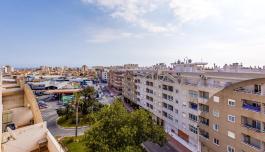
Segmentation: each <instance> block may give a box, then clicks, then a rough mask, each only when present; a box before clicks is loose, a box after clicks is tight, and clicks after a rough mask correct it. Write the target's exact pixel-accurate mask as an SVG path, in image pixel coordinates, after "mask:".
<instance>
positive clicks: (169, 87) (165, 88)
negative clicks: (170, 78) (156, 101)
mask: <svg viewBox="0 0 265 152" xmlns="http://www.w3.org/2000/svg"><path fill="white" fill-rule="evenodd" d="M162 88H163V90H166V91H170V92H173V90H174V89H173V86H167V85H164V84H163V86H162Z"/></svg>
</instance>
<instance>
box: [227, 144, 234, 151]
mask: <svg viewBox="0 0 265 152" xmlns="http://www.w3.org/2000/svg"><path fill="white" fill-rule="evenodd" d="M227 152H236V150H235V148H234V147H232V146H230V145H227Z"/></svg>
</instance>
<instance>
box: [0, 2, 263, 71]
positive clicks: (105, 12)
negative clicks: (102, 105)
mask: <svg viewBox="0 0 265 152" xmlns="http://www.w3.org/2000/svg"><path fill="white" fill-rule="evenodd" d="M264 5H265V2H264V1H263V0H222V1H220V0H39V1H36V0H24V1H21V0H2V1H1V2H0V52H1V55H0V65H4V64H10V65H13V66H16V67H28V66H30V67H33V66H39V65H54V66H62V65H68V66H80V65H83V64H87V65H90V66H92V65H117V64H125V63H139V64H140V65H152V64H155V63H158V62H165V63H171V62H174V61H175V60H177V59H182V58H184V57H190V58H192V59H193V60H194V61H201V60H203V61H207V62H209V63H210V64H213V63H217V64H219V65H223V64H225V63H232V62H243V63H244V64H245V65H265V62H264V55H265V43H264V42H265V28H264V27H265V10H264V8H263V7H264Z"/></svg>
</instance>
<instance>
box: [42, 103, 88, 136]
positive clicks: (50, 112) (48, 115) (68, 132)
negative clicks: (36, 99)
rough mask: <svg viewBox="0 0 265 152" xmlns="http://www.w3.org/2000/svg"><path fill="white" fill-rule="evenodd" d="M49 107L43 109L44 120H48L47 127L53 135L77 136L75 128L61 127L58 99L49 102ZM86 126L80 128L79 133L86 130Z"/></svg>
mask: <svg viewBox="0 0 265 152" xmlns="http://www.w3.org/2000/svg"><path fill="white" fill-rule="evenodd" d="M47 104H48V106H49V107H48V108H46V109H42V110H41V113H42V117H43V120H44V121H46V122H47V128H48V129H49V130H50V132H51V134H52V135H53V136H62V137H66V136H75V129H63V128H60V127H59V126H58V125H57V123H56V121H57V119H58V115H57V113H56V109H57V108H59V107H60V106H59V105H57V101H52V102H47ZM85 130H86V128H85V127H82V128H79V129H78V135H82V134H83V133H84V132H85Z"/></svg>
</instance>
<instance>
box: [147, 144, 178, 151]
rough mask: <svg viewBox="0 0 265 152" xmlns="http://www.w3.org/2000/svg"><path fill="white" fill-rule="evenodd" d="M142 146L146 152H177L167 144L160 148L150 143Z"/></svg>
mask: <svg viewBox="0 0 265 152" xmlns="http://www.w3.org/2000/svg"><path fill="white" fill-rule="evenodd" d="M143 145H144V147H145V149H146V150H147V151H148V152H178V151H177V150H176V149H174V148H173V147H172V146H170V145H169V144H168V143H166V144H164V145H163V146H162V147H160V146H159V145H158V144H154V143H152V142H144V143H143Z"/></svg>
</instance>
